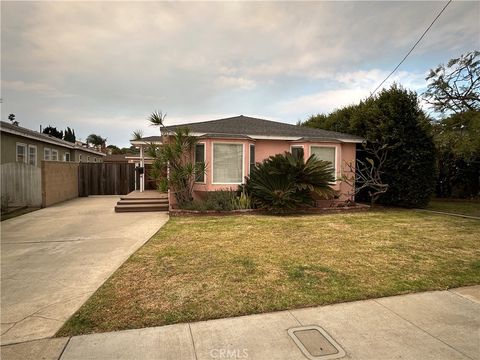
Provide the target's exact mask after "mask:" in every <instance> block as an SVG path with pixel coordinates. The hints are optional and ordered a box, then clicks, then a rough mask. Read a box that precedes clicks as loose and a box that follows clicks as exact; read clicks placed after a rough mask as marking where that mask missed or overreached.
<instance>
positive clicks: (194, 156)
mask: <svg viewBox="0 0 480 360" xmlns="http://www.w3.org/2000/svg"><path fill="white" fill-rule="evenodd" d="M197 145H203V159H204V160H205V164H206V163H207V162H206V160H207V143H206V142H204V141H199V142H197V143H196V144H195V146H197ZM212 152H213V149H212ZM196 156H197V149H194V151H193V163H194V164H196V163H197V159H196ZM212 156H213V155H212ZM203 175H204V177H203V180H204V181H195V184H206V183H207V172H205V174H203ZM212 179H213V173H212Z"/></svg>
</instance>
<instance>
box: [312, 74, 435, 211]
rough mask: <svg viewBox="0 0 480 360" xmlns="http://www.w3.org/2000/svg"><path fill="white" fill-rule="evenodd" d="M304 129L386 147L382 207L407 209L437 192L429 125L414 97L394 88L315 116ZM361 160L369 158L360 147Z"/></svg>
mask: <svg viewBox="0 0 480 360" xmlns="http://www.w3.org/2000/svg"><path fill="white" fill-rule="evenodd" d="M304 125H306V126H311V127H319V128H323V129H326V130H333V131H340V132H347V133H350V134H354V135H358V136H361V137H363V138H364V139H365V140H366V146H367V147H369V146H373V145H375V146H378V145H385V149H388V157H387V158H386V160H385V161H384V163H383V165H382V167H383V174H382V179H381V180H382V182H383V183H384V184H388V191H387V192H386V193H385V194H383V195H382V197H381V198H380V199H379V202H380V203H383V204H388V205H398V206H406V207H423V206H426V205H427V204H428V201H429V199H430V196H431V194H432V191H433V189H434V179H435V148H434V144H433V140H432V135H431V125H430V123H429V120H428V119H427V117H426V115H425V114H424V112H423V111H422V110H421V109H420V106H419V102H418V97H417V94H416V93H415V92H412V91H408V90H406V89H404V88H402V87H401V86H399V85H396V84H394V85H392V86H391V87H390V88H389V89H384V90H382V91H381V92H380V93H378V94H377V95H376V96H374V97H371V98H368V99H367V100H365V101H362V102H361V103H360V104H358V105H353V106H348V107H346V108H343V109H339V110H336V111H334V112H333V113H331V114H329V115H326V116H325V115H317V116H313V117H311V118H309V119H308V120H307V121H306V122H305V123H304ZM357 156H358V157H359V158H360V159H365V158H366V154H365V153H364V152H363V151H362V149H361V148H359V149H358V154H357Z"/></svg>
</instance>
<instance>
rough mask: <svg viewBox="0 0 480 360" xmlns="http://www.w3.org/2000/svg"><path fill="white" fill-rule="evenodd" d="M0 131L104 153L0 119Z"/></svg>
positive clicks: (100, 153) (71, 147) (69, 147)
mask: <svg viewBox="0 0 480 360" xmlns="http://www.w3.org/2000/svg"><path fill="white" fill-rule="evenodd" d="M0 131H3V132H6V133H10V134H14V135H17V136H23V137H27V138H30V139H35V140H38V141H43V142H46V143H49V144H54V145H58V146H62V147H65V148H68V149H75V150H82V151H87V152H90V153H93V154H97V155H101V156H105V154H104V153H102V152H100V151H97V150H94V149H89V148H85V147H83V146H79V145H77V144H74V143H71V142H69V141H65V140H62V139H58V138H56V137H54V136H51V135H48V134H43V133H39V132H38V131H34V130H30V129H27V128H24V127H22V126H19V125H13V124H10V123H7V122H5V121H0Z"/></svg>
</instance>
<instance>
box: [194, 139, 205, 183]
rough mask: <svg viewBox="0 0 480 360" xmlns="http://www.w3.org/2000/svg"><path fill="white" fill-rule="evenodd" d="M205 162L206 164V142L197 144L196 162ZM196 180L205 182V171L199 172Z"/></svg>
mask: <svg viewBox="0 0 480 360" xmlns="http://www.w3.org/2000/svg"><path fill="white" fill-rule="evenodd" d="M198 163H204V164H205V144H203V143H201V144H195V164H198ZM195 181H196V182H200V183H204V182H205V173H201V174H197V176H196V178H195Z"/></svg>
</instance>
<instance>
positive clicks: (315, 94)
mask: <svg viewBox="0 0 480 360" xmlns="http://www.w3.org/2000/svg"><path fill="white" fill-rule="evenodd" d="M445 3H446V2H436V1H432V2H308V3H303V2H281V3H279V2H275V3H273V2H270V3H252V2H248V3H238V2H210V3H208V2H207V3H192V2H182V3H172V2H168V3H167V2H142V3H140V2H134V1H132V2H95V3H92V2H74V3H72V2H4V1H2V4H1V11H2V14H1V30H2V44H1V50H2V58H1V62H2V64H1V65H2V99H3V103H2V111H1V116H2V120H4V121H8V120H7V117H8V114H10V113H14V114H15V115H16V118H17V120H18V121H19V122H20V125H21V126H25V127H28V128H32V129H38V128H39V125H43V126H46V125H49V124H50V125H53V126H56V127H57V128H59V129H64V128H65V127H66V126H70V127H73V128H74V129H75V131H76V134H77V137H80V138H82V139H85V137H86V136H88V134H90V133H97V134H99V135H101V136H103V137H107V138H108V143H109V144H116V145H119V146H127V145H128V140H129V138H130V135H131V133H132V132H133V131H134V130H136V129H143V130H144V134H145V135H151V134H157V133H158V130H157V129H154V128H151V127H149V126H148V123H147V121H146V118H147V116H148V115H149V114H150V113H151V112H152V111H153V110H155V109H158V110H162V111H164V112H166V113H167V114H168V115H167V124H173V123H182V122H192V121H201V120H211V119H216V118H221V117H227V116H232V115H240V114H243V115H251V116H258V117H263V118H267V119H273V120H279V121H284V122H289V123H295V122H297V120H305V119H306V118H307V117H308V116H309V115H311V114H315V113H319V112H329V111H331V110H333V109H335V108H338V107H341V106H344V105H348V104H351V103H356V102H358V101H359V100H361V99H362V98H364V97H365V96H367V95H368V94H369V93H370V91H372V90H373V89H374V88H375V87H376V86H377V85H378V83H379V82H380V81H381V80H383V78H384V77H385V76H386V75H387V74H388V73H389V72H390V71H391V70H392V69H393V68H394V67H395V65H396V64H397V63H398V62H399V61H400V60H401V58H402V57H403V56H404V55H405V53H406V52H407V51H408V50H409V49H410V47H411V46H412V45H413V43H414V42H415V41H416V40H417V39H418V38H419V36H420V35H421V34H422V32H423V31H424V30H425V29H426V27H427V26H428V25H429V24H430V23H431V21H432V20H433V18H434V17H435V16H436V14H437V13H438V12H439V11H440V10H441V8H442V7H443V6H444V5H445ZM479 18H480V2H461V1H454V2H452V3H451V4H450V6H449V7H448V8H447V10H446V11H445V12H444V13H443V15H442V16H441V17H440V19H439V20H438V21H437V23H436V24H435V25H434V26H433V27H432V29H431V30H430V32H429V33H428V34H427V36H426V38H424V39H423V41H422V42H421V43H420V44H419V46H418V47H417V49H416V50H415V51H414V52H413V53H412V54H411V55H410V57H409V58H408V59H407V61H406V62H405V63H404V64H403V65H402V67H401V68H400V69H399V71H398V72H397V73H396V74H395V76H393V77H392V80H393V81H397V82H400V83H401V84H403V85H404V86H406V87H408V88H410V89H413V90H417V91H420V92H421V91H422V89H423V88H424V86H425V81H424V78H425V73H426V72H427V71H428V70H429V69H430V68H432V67H434V66H436V65H437V64H439V63H442V62H446V61H448V60H449V59H450V58H452V57H456V56H458V55H460V54H461V53H463V52H466V51H471V50H473V49H479V48H480V43H479V34H480V25H479V24H480V23H479V21H478V20H479ZM390 84H391V82H388V83H386V84H385V86H389V85H390Z"/></svg>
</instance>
